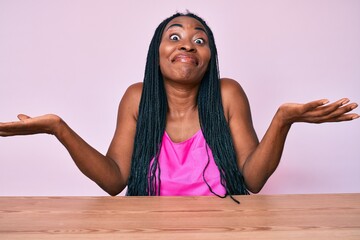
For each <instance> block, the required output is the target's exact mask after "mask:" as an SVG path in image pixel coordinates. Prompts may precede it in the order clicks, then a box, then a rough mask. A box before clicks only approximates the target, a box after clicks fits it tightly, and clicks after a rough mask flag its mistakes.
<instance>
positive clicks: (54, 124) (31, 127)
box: [0, 114, 62, 137]
mask: <svg viewBox="0 0 360 240" xmlns="http://www.w3.org/2000/svg"><path fill="white" fill-rule="evenodd" d="M17 117H18V119H19V121H14V122H5V123H2V122H0V136H2V137H7V136H17V135H30V134H39V133H47V134H53V135H56V132H57V130H58V128H59V126H60V124H61V122H62V119H61V118H60V117H59V116H57V115H54V114H46V115H43V116H39V117H33V118H32V117H29V116H27V115H25V114H19V115H18V116H17Z"/></svg>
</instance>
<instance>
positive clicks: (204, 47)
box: [159, 16, 211, 83]
mask: <svg viewBox="0 0 360 240" xmlns="http://www.w3.org/2000/svg"><path fill="white" fill-rule="evenodd" d="M159 55H160V70H161V73H162V75H163V77H164V81H181V82H184V83H185V82H187V83H199V82H200V81H201V80H202V78H203V76H204V74H205V72H206V70H207V67H208V64H209V61H210V56H211V52H210V48H209V40H208V37H207V34H206V31H205V28H204V26H203V25H202V24H201V23H200V22H199V21H198V20H196V19H194V18H192V17H187V16H181V17H177V18H174V19H173V20H171V21H170V22H169V23H168V24H167V25H166V27H165V29H164V32H163V35H162V39H161V43H160V48H159Z"/></svg>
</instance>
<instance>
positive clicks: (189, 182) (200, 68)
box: [0, 13, 359, 197]
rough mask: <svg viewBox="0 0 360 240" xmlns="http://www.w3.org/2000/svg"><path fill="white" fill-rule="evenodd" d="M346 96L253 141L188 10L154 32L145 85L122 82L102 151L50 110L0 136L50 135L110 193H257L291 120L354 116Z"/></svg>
mask: <svg viewBox="0 0 360 240" xmlns="http://www.w3.org/2000/svg"><path fill="white" fill-rule="evenodd" d="M356 107H357V104H356V103H349V100H348V99H340V100H338V101H336V102H333V103H328V101H327V100H324V99H321V100H317V101H312V102H309V103H306V104H283V105H282V106H280V107H279V109H278V111H277V112H276V114H275V116H274V118H273V120H272V122H271V124H270V126H269V128H268V130H267V132H266V134H265V135H264V137H263V139H262V140H261V142H259V141H258V139H257V136H256V133H255V131H254V128H253V125H252V119H251V113H250V108H249V103H248V100H247V97H246V95H245V93H244V91H243V90H242V88H241V86H240V85H239V84H238V83H237V82H236V81H234V80H232V79H220V78H219V73H218V66H217V51H216V46H215V42H214V38H213V35H212V32H211V30H210V28H209V27H208V26H207V24H206V23H205V22H204V21H203V20H202V19H201V18H199V17H197V16H196V15H193V14H191V13H187V14H175V15H173V16H171V17H170V18H168V19H166V20H164V21H163V22H162V23H161V24H160V25H159V26H158V28H157V29H156V31H155V34H154V37H153V39H152V41H151V44H150V47H149V52H148V57H147V64H146V70H145V77H144V81H143V83H136V84H134V85H132V86H130V87H129V88H128V89H127V91H126V92H125V94H124V96H123V98H122V100H121V102H120V104H119V109H118V119H117V126H116V130H115V134H114V137H113V140H112V142H111V144H110V147H109V150H108V152H107V154H106V155H102V154H101V153H99V152H98V151H96V150H95V149H94V148H92V147H91V146H90V145H88V144H87V143H86V142H85V141H84V140H83V139H81V138H80V136H78V135H77V134H76V133H75V132H74V131H73V130H72V129H71V128H70V127H69V126H68V125H67V124H66V123H65V122H64V121H63V120H62V119H61V118H60V117H59V116H56V115H53V114H49V115H45V116H40V117H34V118H30V117H28V116H26V115H23V114H20V115H19V116H18V118H19V120H20V121H17V122H11V123H1V124H0V135H1V136H13V135H26V134H37V133H49V134H53V135H55V136H56V137H57V138H58V139H59V141H60V142H61V143H62V144H63V145H64V146H65V147H66V149H67V150H68V151H69V153H70V155H71V157H72V158H73V160H74V162H75V163H76V165H77V166H78V167H79V169H80V170H81V171H82V172H83V173H84V174H85V175H86V176H88V177H89V178H90V179H92V180H93V181H95V182H96V183H97V184H98V185H99V186H100V187H101V188H103V189H104V190H105V191H106V192H108V193H109V194H111V195H117V194H118V193H120V192H121V191H122V190H123V189H124V188H125V187H126V186H128V192H127V195H211V194H215V195H218V196H221V197H225V196H227V195H230V196H231V195H233V194H247V193H248V192H247V191H248V190H249V191H251V192H253V193H257V192H259V191H260V190H261V188H262V187H263V186H264V184H265V182H266V181H267V179H268V178H269V177H270V176H271V174H272V173H273V172H274V171H275V169H276V167H277V166H278V164H279V161H280V158H281V154H282V150H283V147H284V143H285V139H286V136H287V133H288V131H289V130H290V127H291V125H292V124H293V123H295V122H310V123H323V122H340V121H350V120H353V119H356V118H358V117H359V115H357V114H355V113H349V112H350V111H352V110H353V109H355V108H356Z"/></svg>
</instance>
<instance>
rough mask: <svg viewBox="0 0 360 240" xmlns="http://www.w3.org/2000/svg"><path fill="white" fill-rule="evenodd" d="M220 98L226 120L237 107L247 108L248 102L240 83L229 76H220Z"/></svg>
mask: <svg viewBox="0 0 360 240" xmlns="http://www.w3.org/2000/svg"><path fill="white" fill-rule="evenodd" d="M220 87H221V98H222V103H223V107H224V113H225V117H226V119H227V120H229V119H230V118H231V116H232V115H233V113H234V111H236V110H237V109H247V108H248V105H249V102H248V99H247V96H246V94H245V91H244V89H243V88H242V87H241V85H240V83H239V82H237V81H236V80H234V79H231V78H221V79H220Z"/></svg>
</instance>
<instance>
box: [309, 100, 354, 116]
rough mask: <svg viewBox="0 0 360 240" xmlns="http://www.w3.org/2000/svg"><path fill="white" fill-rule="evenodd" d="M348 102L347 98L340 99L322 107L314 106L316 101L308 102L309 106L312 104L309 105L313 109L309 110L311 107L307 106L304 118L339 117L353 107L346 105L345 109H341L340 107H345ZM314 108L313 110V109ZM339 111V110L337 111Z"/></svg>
mask: <svg viewBox="0 0 360 240" xmlns="http://www.w3.org/2000/svg"><path fill="white" fill-rule="evenodd" d="M349 101H350V100H349V99H348V98H342V99H340V100H337V101H336V102H333V103H330V104H324V105H320V106H319V105H318V106H317V107H315V106H316V102H318V101H314V102H310V103H309V105H310V104H312V103H314V104H313V105H311V107H313V108H312V109H310V108H311V107H310V106H308V111H307V114H306V116H307V117H320V118H322V117H324V116H328V117H334V116H339V115H341V114H343V113H346V112H349V111H351V110H352V109H351V107H353V105H350V104H349V105H347V107H346V108H344V109H342V106H344V105H346V104H347V103H348V102H349ZM314 107H315V108H314ZM339 109H341V110H339Z"/></svg>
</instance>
